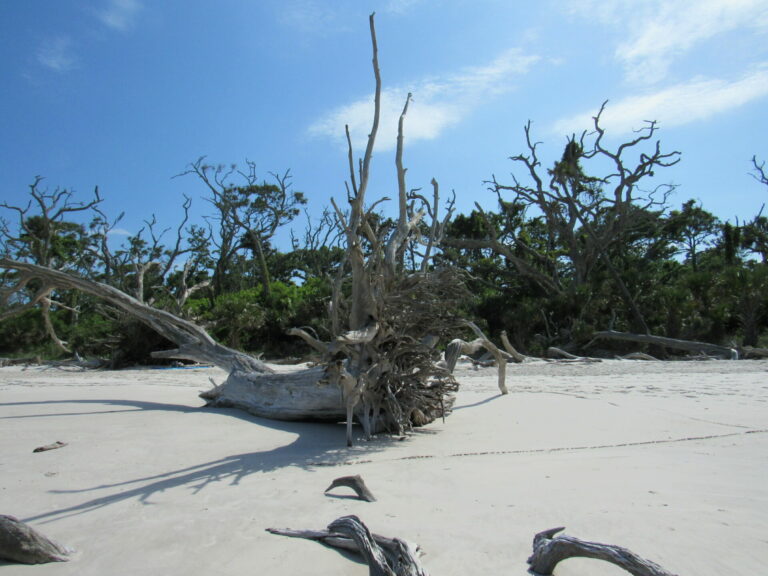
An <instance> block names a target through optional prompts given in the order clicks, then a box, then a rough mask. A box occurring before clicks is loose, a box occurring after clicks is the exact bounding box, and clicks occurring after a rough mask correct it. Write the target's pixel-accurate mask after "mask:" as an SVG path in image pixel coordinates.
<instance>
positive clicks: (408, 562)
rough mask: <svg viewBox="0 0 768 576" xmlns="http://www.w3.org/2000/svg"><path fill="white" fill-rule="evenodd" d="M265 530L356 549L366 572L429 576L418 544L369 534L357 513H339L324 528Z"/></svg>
mask: <svg viewBox="0 0 768 576" xmlns="http://www.w3.org/2000/svg"><path fill="white" fill-rule="evenodd" d="M267 532H270V533H271V534H278V535H280V536H289V537H291V538H305V539H308V540H315V541H317V542H322V543H323V544H325V545H327V546H331V547H334V548H340V549H342V550H347V551H349V552H356V553H358V554H360V555H362V556H363V558H364V559H365V561H366V562H367V563H368V568H369V574H370V576H429V573H428V572H427V571H426V570H425V569H424V567H423V566H422V565H421V563H420V562H419V559H418V557H417V554H418V546H414V545H413V544H410V543H408V542H406V541H405V540H401V539H399V538H387V537H385V536H379V535H378V534H372V533H371V531H370V530H369V529H368V527H367V526H366V525H365V524H363V522H362V520H360V518H358V517H357V516H343V517H341V518H338V519H337V520H334V521H333V522H331V523H330V524H329V525H328V529H327V530H291V529H278V528H267Z"/></svg>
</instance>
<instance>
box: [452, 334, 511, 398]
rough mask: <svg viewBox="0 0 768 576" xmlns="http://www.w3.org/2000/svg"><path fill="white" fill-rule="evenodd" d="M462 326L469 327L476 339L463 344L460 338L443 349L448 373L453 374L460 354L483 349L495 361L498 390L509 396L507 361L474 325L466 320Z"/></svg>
mask: <svg viewBox="0 0 768 576" xmlns="http://www.w3.org/2000/svg"><path fill="white" fill-rule="evenodd" d="M464 325H465V326H467V327H469V328H470V329H471V330H472V332H474V333H475V335H476V336H477V338H476V339H475V340H472V341H471V342H465V341H464V340H461V339H460V338H456V339H455V340H452V341H451V342H450V343H449V344H448V346H446V348H445V363H446V364H447V365H448V371H449V372H450V373H453V370H454V369H455V368H456V362H457V361H458V359H459V356H460V355H462V354H473V353H475V352H477V351H478V350H480V349H482V348H485V349H486V350H487V351H488V352H489V353H490V354H491V356H493V359H494V360H495V361H496V366H497V368H498V370H499V390H500V391H501V393H502V394H509V390H508V389H507V384H506V378H507V359H506V357H505V356H504V353H503V352H502V351H501V350H499V349H498V347H497V346H496V345H495V344H494V343H493V342H491V341H490V339H489V338H488V337H487V336H486V335H485V334H483V331H482V330H480V328H479V327H478V326H477V325H476V324H475V323H474V322H470V321H468V320H466V321H465V322H464Z"/></svg>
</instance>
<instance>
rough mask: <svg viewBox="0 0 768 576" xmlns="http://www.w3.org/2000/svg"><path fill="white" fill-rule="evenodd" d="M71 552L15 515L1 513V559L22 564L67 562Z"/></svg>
mask: <svg viewBox="0 0 768 576" xmlns="http://www.w3.org/2000/svg"><path fill="white" fill-rule="evenodd" d="M69 554H70V550H68V549H67V548H66V547H64V546H60V545H59V544H56V543H55V542H53V541H52V540H49V539H48V538H46V537H45V536H43V535H42V534H40V533H39V532H38V531H37V530H35V529H34V528H32V527H30V526H29V525H27V524H25V523H24V522H21V521H20V520H18V519H16V518H14V517H13V516H5V515H2V514H0V559H3V560H8V561H9V562H18V563H20V564H45V563H47V562H66V561H67V560H69V558H67V556H68V555H69Z"/></svg>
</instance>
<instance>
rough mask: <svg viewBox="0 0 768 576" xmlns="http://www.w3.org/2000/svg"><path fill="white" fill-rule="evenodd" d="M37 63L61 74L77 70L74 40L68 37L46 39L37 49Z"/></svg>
mask: <svg viewBox="0 0 768 576" xmlns="http://www.w3.org/2000/svg"><path fill="white" fill-rule="evenodd" d="M37 62H38V63H39V64H41V65H42V66H44V67H45V68H48V69H49V70H53V71H54V72H58V73H59V74H63V73H65V72H69V71H70V70H72V69H73V68H76V67H77V58H76V57H75V54H74V51H73V44H72V39H71V38H69V37H68V36H52V37H50V38H46V39H45V40H43V42H42V44H41V45H40V47H39V48H38V49H37Z"/></svg>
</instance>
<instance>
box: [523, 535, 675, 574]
mask: <svg viewBox="0 0 768 576" xmlns="http://www.w3.org/2000/svg"><path fill="white" fill-rule="evenodd" d="M563 530H565V528H552V529H550V530H545V531H543V532H539V533H538V534H536V536H534V538H533V554H532V555H531V557H530V558H528V564H529V565H530V567H531V569H530V572H531V573H532V574H539V575H542V576H548V575H549V574H552V572H553V571H554V569H555V566H557V565H558V564H559V563H560V562H562V561H563V560H567V559H568V558H576V557H582V558H594V559H596V560H604V561H605V562H610V563H611V564H615V565H616V566H619V567H621V568H623V569H624V570H626V571H627V572H629V573H630V574H632V575H633V576H675V575H674V574H672V572H668V571H667V570H665V569H664V568H662V567H661V566H659V565H658V564H656V563H654V562H651V561H650V560H646V559H645V558H641V557H640V556H638V555H637V554H635V553H634V552H632V551H631V550H627V549H626V548H622V547H621V546H614V545H612V544H598V543H596V542H587V541H585V540H579V539H578V538H574V537H573V536H566V535H560V536H556V534H558V533H559V532H562V531H563Z"/></svg>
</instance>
